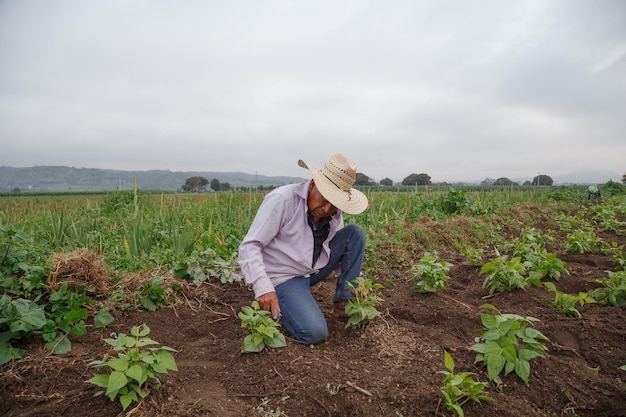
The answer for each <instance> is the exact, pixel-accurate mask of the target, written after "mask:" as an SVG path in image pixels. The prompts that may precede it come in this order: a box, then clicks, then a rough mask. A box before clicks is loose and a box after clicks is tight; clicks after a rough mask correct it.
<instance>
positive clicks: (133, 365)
mask: <svg viewBox="0 0 626 417" xmlns="http://www.w3.org/2000/svg"><path fill="white" fill-rule="evenodd" d="M149 333H150V328H149V327H148V326H147V325H145V324H143V325H141V326H133V327H132V328H131V329H130V336H127V335H125V334H124V333H121V334H119V335H118V336H117V338H115V339H104V341H105V342H106V343H108V344H109V345H111V346H113V349H114V350H115V351H116V352H119V353H118V357H117V358H113V359H109V360H107V361H104V360H97V361H92V362H90V363H89V366H93V367H96V368H97V367H104V366H107V367H109V369H110V370H111V373H109V374H95V375H94V376H93V377H92V378H91V379H89V380H88V381H87V382H88V383H90V384H94V385H97V386H99V387H100V388H104V390H103V391H98V392H97V393H96V395H102V394H104V395H105V396H107V397H108V398H109V399H110V400H111V401H115V398H118V397H119V401H120V403H121V404H122V409H124V410H126V408H128V406H129V405H130V404H131V403H132V402H133V401H139V398H146V397H147V396H148V394H150V389H149V386H148V385H149V383H150V381H153V382H155V383H156V388H159V387H160V386H161V381H159V378H158V377H157V375H158V374H167V373H168V371H178V367H177V366H176V361H175V360H174V357H173V356H172V353H171V352H176V350H174V349H172V348H169V347H167V346H161V347H150V348H146V346H150V345H158V344H159V343H158V342H155V341H154V340H152V339H150V338H149V337H147V336H148V334H149Z"/></svg>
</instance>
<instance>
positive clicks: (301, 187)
mask: <svg viewBox="0 0 626 417" xmlns="http://www.w3.org/2000/svg"><path fill="white" fill-rule="evenodd" d="M307 187H308V182H301V183H297V184H287V185H281V186H280V187H278V188H274V189H273V190H272V191H270V192H269V193H268V194H267V195H268V196H285V197H287V196H293V195H303V193H304V195H306V190H307Z"/></svg>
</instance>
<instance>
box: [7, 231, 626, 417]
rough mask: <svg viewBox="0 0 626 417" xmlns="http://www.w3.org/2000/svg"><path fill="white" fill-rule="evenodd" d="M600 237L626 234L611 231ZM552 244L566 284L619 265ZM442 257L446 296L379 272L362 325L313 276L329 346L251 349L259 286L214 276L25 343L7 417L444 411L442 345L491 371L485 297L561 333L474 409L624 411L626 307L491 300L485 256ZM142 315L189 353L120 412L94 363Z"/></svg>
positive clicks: (470, 407) (165, 339)
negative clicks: (59, 337) (484, 331)
mask: <svg viewBox="0 0 626 417" xmlns="http://www.w3.org/2000/svg"><path fill="white" fill-rule="evenodd" d="M415 227H419V225H416V226H415ZM602 237H603V238H604V239H605V240H608V241H615V242H619V243H620V244H624V243H626V240H625V239H624V238H620V237H617V236H615V235H614V234H613V235H604V236H602ZM561 246H562V245H561ZM424 249H425V248H424ZM550 249H551V251H553V252H557V255H558V256H559V258H560V259H562V260H564V261H565V262H567V265H568V270H569V272H570V275H569V276H564V277H563V278H561V280H560V281H558V282H556V285H557V288H558V289H559V290H561V291H563V292H564V293H568V294H578V292H580V291H588V290H590V289H592V288H595V287H596V286H597V284H595V283H594V282H593V279H594V278H598V277H606V273H605V271H607V270H617V268H616V267H615V265H612V264H611V258H610V256H604V255H593V254H585V255H568V254H565V253H564V251H563V248H562V247H559V245H556V246H555V247H554V248H550ZM388 251H389V253H388V254H386V256H388V257H389V260H390V262H389V265H397V264H398V263H397V262H392V261H393V258H395V257H397V256H403V257H405V258H406V259H410V258H417V256H416V255H411V254H409V253H400V254H399V253H398V252H397V251H394V250H392V249H388ZM418 255H420V254H418ZM439 256H440V259H443V260H446V261H448V262H451V263H453V264H454V266H453V267H452V268H451V270H450V277H451V279H450V281H449V283H448V286H447V288H446V290H445V291H443V292H441V293H438V294H432V295H423V294H417V293H415V292H413V291H411V290H410V285H411V283H410V282H409V281H408V280H407V279H406V276H407V274H406V269H403V268H402V267H389V268H388V269H382V270H379V271H378V275H379V276H378V282H380V283H381V284H383V285H385V289H384V290H382V291H381V292H380V295H381V297H383V299H384V302H383V303H382V305H380V306H379V310H380V311H381V312H383V317H382V318H381V319H379V320H377V321H376V322H375V323H373V324H371V325H370V326H368V327H367V328H365V329H362V330H353V329H346V328H344V321H342V320H340V319H336V318H333V317H332V316H331V314H330V311H331V308H332V291H333V287H334V284H333V283H332V282H325V283H323V284H321V285H320V286H318V287H315V288H314V293H315V296H316V298H317V299H318V301H319V304H320V306H321V307H322V309H323V310H324V312H325V313H326V315H327V318H328V324H329V331H330V337H329V338H328V340H327V341H326V342H324V343H323V344H321V345H318V346H305V345H301V344H299V343H296V342H294V341H293V340H290V339H288V340H287V346H286V347H285V348H281V349H273V350H266V351H264V352H261V353H258V354H242V353H240V351H241V343H242V341H243V338H244V337H245V336H246V334H247V333H246V332H247V331H246V330H245V329H242V328H241V326H240V321H239V319H238V318H237V313H238V312H239V310H240V309H241V307H242V306H244V305H249V303H250V301H251V300H252V293H251V292H250V291H249V290H248V289H247V288H246V287H245V286H238V285H229V286H222V285H208V284H205V285H203V286H202V287H201V288H199V289H198V290H197V291H195V293H194V294H192V296H189V297H188V301H184V302H182V303H180V304H179V305H177V306H176V307H175V308H163V309H159V310H157V311H156V312H142V311H125V312H121V311H118V312H116V313H115V321H114V322H113V323H112V324H111V325H109V326H108V327H106V328H104V329H96V328H94V327H93V326H89V332H88V334H87V335H86V336H83V337H74V338H72V343H73V349H72V351H71V352H70V353H69V354H67V355H64V356H49V355H47V354H46V352H44V351H43V350H42V347H41V343H40V340H33V339H31V340H30V341H29V342H28V343H27V344H26V345H24V346H20V347H22V348H25V349H26V352H27V353H26V357H25V358H24V359H22V360H20V361H16V362H13V363H10V364H7V365H5V366H4V367H3V368H2V373H1V379H0V415H1V416H66V415H68V416H117V415H120V416H122V415H129V416H130V415H133V416H180V417H183V416H184V417H190V416H237V417H239V416H290V417H294V416H359V417H374V416H376V417H380V416H392V417H398V416H438V415H441V412H442V409H441V407H440V404H439V401H440V397H441V395H440V388H441V382H442V379H443V376H442V375H441V374H439V373H438V371H443V370H445V368H444V365H443V350H444V349H446V350H447V351H448V352H450V353H451V354H452V355H453V357H454V360H455V363H456V370H455V371H456V372H462V371H471V372H475V373H476V374H477V376H478V378H479V379H480V380H481V381H486V380H487V378H486V369H485V368H484V367H483V366H482V365H481V364H474V357H475V355H474V353H473V352H471V351H469V350H468V347H469V346H471V345H472V344H474V343H475V338H476V337H477V336H478V335H479V334H478V333H477V332H476V331H475V330H476V329H478V328H480V327H482V325H481V322H480V316H479V314H480V312H481V310H480V308H479V307H480V306H481V305H482V304H483V303H486V302H489V303H491V304H493V305H495V306H496V307H498V308H499V309H500V310H501V311H502V312H503V313H516V314H519V315H522V316H533V317H536V318H538V319H539V320H540V321H539V322H538V323H537V324H536V328H537V329H538V330H539V331H541V332H542V333H543V334H544V335H546V336H547V337H548V338H550V340H551V342H550V343H549V348H550V349H549V351H547V352H546V357H545V358H544V359H534V360H533V361H531V374H530V380H529V384H528V385H527V384H525V383H524V382H523V381H522V380H521V379H519V378H518V377H517V376H516V375H515V374H510V375H508V376H506V377H504V378H503V381H504V384H503V386H502V387H501V389H500V390H498V389H497V388H496V387H495V386H493V385H490V386H489V387H488V388H487V392H486V394H487V395H489V396H491V397H492V398H493V399H494V401H493V402H489V403H483V404H473V403H472V404H469V403H468V404H467V405H466V406H465V407H464V410H465V415H466V416H484V417H496V416H497V417H506V416H510V417H519V416H546V417H553V416H589V417H591V416H593V417H601V416H605V417H618V416H626V371H623V370H620V369H618V368H619V367H620V366H621V365H624V364H626V345H625V342H626V320H625V319H626V310H625V309H624V308H618V307H602V306H598V305H585V306H584V307H583V308H582V309H581V310H580V311H581V313H582V315H583V319H582V320H579V319H576V318H572V317H566V316H564V315H563V314H561V313H559V312H558V311H556V310H555V309H554V308H553V307H551V306H550V305H548V304H547V303H546V301H545V300H546V299H552V298H553V293H552V292H551V291H550V290H548V289H547V288H539V287H533V288H531V289H529V290H527V291H509V292H505V293H501V294H496V295H495V296H493V297H488V292H487V290H486V289H484V288H482V282H483V280H484V276H481V275H480V274H479V271H480V267H477V266H467V265H465V264H464V262H465V261H466V259H464V258H463V257H461V256H459V255H456V254H454V255H451V254H445V253H440V254H439ZM394 268H395V269H394ZM390 279H392V280H393V282H394V285H391V284H390ZM142 323H146V324H147V325H148V326H149V327H150V329H151V333H150V336H151V337H152V338H153V339H154V340H156V341H158V342H160V343H161V344H162V345H165V346H169V347H172V348H174V349H176V350H177V351H178V352H177V353H175V359H176V362H177V364H178V367H179V371H178V372H171V373H170V374H168V375H165V376H163V377H162V378H161V380H162V383H163V385H162V386H161V388H160V389H158V390H157V389H153V390H152V393H151V394H150V395H149V396H148V397H147V398H146V400H145V401H144V402H142V403H139V404H137V403H135V404H132V405H131V406H130V407H129V408H128V409H127V410H126V412H122V408H121V406H120V405H119V403H118V402H111V401H110V400H109V399H107V398H104V397H95V398H94V396H93V395H94V393H95V392H96V391H98V388H97V387H95V386H93V385H91V384H87V383H85V381H86V380H87V379H89V378H90V377H91V376H92V375H93V373H94V369H93V368H89V367H88V366H87V364H88V363H89V362H90V361H92V360H94V359H102V358H104V357H105V355H107V354H112V353H113V352H112V351H110V350H109V348H108V347H109V346H108V345H107V344H105V343H104V342H103V341H102V339H103V338H105V337H110V335H111V334H112V333H118V334H119V333H127V334H128V333H129V331H130V328H131V327H132V326H134V325H139V324H142ZM264 399H265V400H264ZM281 412H282V414H281ZM447 415H454V413H452V412H448V413H447Z"/></svg>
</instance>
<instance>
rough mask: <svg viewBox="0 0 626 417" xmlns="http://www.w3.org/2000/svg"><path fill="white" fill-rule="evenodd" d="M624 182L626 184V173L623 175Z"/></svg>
mask: <svg viewBox="0 0 626 417" xmlns="http://www.w3.org/2000/svg"><path fill="white" fill-rule="evenodd" d="M622 184H626V174H624V175H622Z"/></svg>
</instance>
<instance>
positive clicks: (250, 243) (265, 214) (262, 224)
mask: <svg viewBox="0 0 626 417" xmlns="http://www.w3.org/2000/svg"><path fill="white" fill-rule="evenodd" d="M309 183H310V182H305V183H301V184H290V185H285V186H282V187H279V188H276V189H275V190H273V191H271V192H270V193H268V194H267V195H266V196H265V198H264V199H263V202H262V203H261V206H260V207H259V210H258V212H257V214H256V216H255V218H254V221H253V222H252V225H251V226H250V229H249V230H248V233H247V234H246V236H245V237H244V239H243V241H242V242H241V245H240V246H239V266H240V267H241V271H242V273H243V276H244V278H245V281H246V284H248V285H252V289H253V290H254V296H255V297H259V296H261V295H263V294H265V293H268V292H271V291H274V287H275V286H277V285H278V284H281V283H283V282H285V281H287V280H289V279H291V278H294V277H297V276H306V275H311V274H314V273H316V272H317V271H318V270H319V269H320V268H322V267H323V266H325V265H326V264H327V263H328V260H329V258H330V248H329V242H330V241H331V240H332V238H333V237H334V236H335V234H336V233H337V230H339V229H340V228H342V227H343V216H342V214H341V212H340V211H339V210H338V211H337V212H336V213H335V214H334V215H333V216H332V217H331V220H330V228H329V233H328V237H327V238H326V240H324V242H323V244H322V251H321V253H320V255H319V258H318V259H317V261H316V262H315V264H314V265H311V261H312V259H313V246H314V238H313V232H312V230H311V227H310V226H309V224H308V221H307V212H308V207H307V198H308V189H309Z"/></svg>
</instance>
